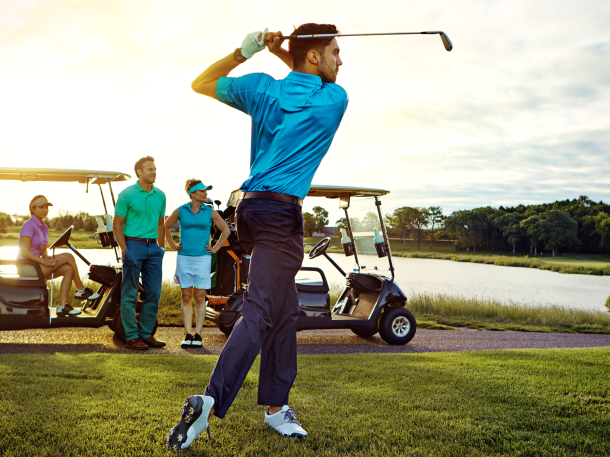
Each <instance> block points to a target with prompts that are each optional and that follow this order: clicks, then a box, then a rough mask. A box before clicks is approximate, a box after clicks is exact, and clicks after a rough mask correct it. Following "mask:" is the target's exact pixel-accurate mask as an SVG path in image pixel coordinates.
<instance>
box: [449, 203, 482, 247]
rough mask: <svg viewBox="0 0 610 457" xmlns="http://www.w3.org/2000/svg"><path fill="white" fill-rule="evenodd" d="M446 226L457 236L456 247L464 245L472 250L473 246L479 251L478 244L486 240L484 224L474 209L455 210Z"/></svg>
mask: <svg viewBox="0 0 610 457" xmlns="http://www.w3.org/2000/svg"><path fill="white" fill-rule="evenodd" d="M445 226H446V227H447V228H448V229H449V230H450V231H451V232H452V233H453V234H454V236H455V237H456V238H457V240H456V248H460V247H464V248H466V252H470V247H471V246H472V247H473V250H474V252H477V246H480V245H481V244H482V243H483V242H484V241H485V231H484V228H485V227H484V224H483V222H482V220H481V217H480V215H479V214H477V213H476V212H474V211H454V212H453V213H452V214H451V215H450V216H449V217H448V218H447V220H446V222H445Z"/></svg>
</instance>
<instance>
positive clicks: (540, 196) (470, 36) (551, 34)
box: [0, 0, 610, 225]
mask: <svg viewBox="0 0 610 457" xmlns="http://www.w3.org/2000/svg"><path fill="white" fill-rule="evenodd" d="M306 22H318V23H334V24H336V25H337V27H338V28H339V29H340V30H341V31H342V32H343V33H373V32H399V31H403V32H404V31H424V30H443V31H444V32H445V33H447V35H448V36H449V38H450V39H451V40H452V42H453V45H454V49H453V51H451V52H446V51H445V49H444V47H443V45H442V42H441V40H440V38H439V37H438V35H436V36H425V35H416V36H393V37H346V38H341V39H340V40H339V45H340V47H341V56H342V60H343V66H342V67H341V71H340V72H339V77H338V80H337V83H338V84H340V85H341V86H342V87H343V88H345V90H346V91H347V93H348V95H349V100H350V101H349V106H348V109H347V112H346V114H345V116H344V118H343V121H342V123H341V126H340V127H339V130H338V132H337V134H336V136H335V139H334V141H333V144H332V146H331V148H330V150H329V152H328V154H327V156H326V158H325V159H324V160H323V162H322V164H321V165H320V168H319V169H318V172H317V174H316V176H315V178H314V183H318V184H332V185H346V186H365V187H377V188H382V189H387V190H389V191H390V192H391V193H390V194H389V195H388V196H386V197H384V198H383V200H382V201H383V204H384V205H383V211H384V212H385V213H389V212H391V211H393V210H394V209H396V208H398V207H401V206H424V207H428V206H440V207H441V208H443V211H444V212H445V214H449V213H451V212H452V211H455V210H458V209H470V208H476V207H481V206H488V205H489V206H493V207H498V206H500V205H504V206H513V205H518V204H521V203H523V204H535V203H544V202H552V201H555V200H563V199H573V198H578V197H579V196H580V195H587V196H588V197H589V198H591V199H592V200H595V201H599V200H604V201H605V202H608V201H610V190H609V184H610V172H609V171H608V170H610V115H609V110H608V107H609V106H610V27H608V24H610V2H608V1H602V2H600V1H590V0H580V1H578V2H577V1H567V2H556V1H547V0H528V1H525V0H514V1H512V2H506V1H492V0H486V1H479V0H454V1H451V2H449V1H436V0H428V1H426V2H421V1H419V2H415V1H409V0H400V1H389V0H377V1H375V2H366V3H365V2H353V1H344V0H335V1H333V2H328V1H321V0H320V1H318V0H313V1H309V2H306V3H303V2H298V3H297V2H286V1H281V2H280V1H266V2H249V1H248V2H246V1H244V0H233V1H232V2H229V3H228V2H219V1H211V0H207V1H194V0H190V1H186V0H173V1H171V2H169V1H155V0H130V1H129V2H125V1H111V0H100V1H96V2H81V1H76V0H74V1H70V0H44V1H39V0H20V1H19V2H15V1H11V0H0V158H1V159H0V167H45V168H75V169H98V170H112V171H121V172H126V173H130V174H132V175H133V164H134V163H135V161H136V160H137V159H138V158H140V157H142V156H145V155H151V156H153V157H155V159H156V165H157V169H158V174H157V185H158V187H159V188H161V189H162V190H163V191H164V192H165V193H166V195H167V202H168V203H167V206H168V213H169V212H170V211H171V210H172V209H173V208H176V207H178V206H179V205H180V204H183V203H184V202H186V201H187V196H186V194H185V192H184V190H183V189H184V182H185V180H186V179H187V178H191V177H195V178H198V179H202V180H203V182H204V183H206V184H212V185H213V186H214V189H213V190H212V191H210V193H209V195H210V197H211V198H213V199H219V200H221V201H223V202H225V201H226V200H227V198H228V196H229V194H230V192H231V190H233V189H236V188H238V187H239V186H240V185H241V183H242V182H243V181H244V180H245V179H246V178H247V176H248V172H249V156H250V119H249V117H248V116H247V115H245V114H243V113H241V112H239V111H237V110H234V109H232V108H230V107H227V106H225V105H223V104H221V103H219V102H217V101H215V100H212V99H210V98H207V97H205V96H202V95H198V94H195V93H194V92H193V91H192V90H191V88H190V83H191V81H192V80H193V79H194V78H195V77H196V76H197V75H199V74H200V73H201V72H202V71H203V70H205V68H206V67H207V66H209V65H210V64H212V63H213V62H215V61H216V60H218V59H220V58H222V57H224V56H225V55H227V54H229V53H231V52H232V51H233V50H234V49H235V48H236V47H238V46H240V45H241V41H242V40H243V38H244V37H245V36H246V35H247V34H248V33H249V32H252V31H255V30H262V29H264V28H265V27H269V29H270V30H275V31H277V30H281V31H282V32H283V33H284V34H289V33H290V32H291V31H292V30H293V26H295V25H296V26H298V25H300V24H302V23H306ZM251 72H266V73H268V74H270V75H272V76H273V77H275V78H277V79H280V78H284V77H285V76H286V75H287V74H288V72H289V69H288V68H287V67H286V66H285V65H284V64H283V63H281V62H280V61H279V60H278V59H277V58H275V57H274V56H273V55H271V54H270V53H268V52H266V51H264V52H261V53H259V54H256V55H255V56H254V57H253V58H252V59H251V60H250V61H248V62H246V63H245V64H243V65H241V66H239V67H238V68H237V69H236V70H235V71H234V72H233V73H232V74H231V75H232V76H239V75H242V74H246V73H251ZM134 182H135V180H133V179H132V180H131V181H129V182H127V183H126V184H118V183H117V185H116V186H115V191H120V190H121V189H122V188H124V187H125V186H126V185H129V184H133V183H134ZM39 193H42V194H44V195H46V196H47V197H48V198H49V200H50V201H52V202H53V203H54V204H55V206H54V207H53V208H52V211H51V213H50V216H51V217H53V216H54V215H56V214H58V213H59V211H72V212H75V211H78V210H84V211H87V212H90V213H91V214H100V213H101V212H102V210H101V209H100V208H101V204H100V199H99V192H98V191H95V192H91V193H90V194H85V186H84V185H79V184H76V183H73V184H50V183H20V182H10V181H4V182H0V195H2V197H1V203H0V211H2V212H6V213H9V214H13V213H17V214H26V213H27V206H28V203H29V201H30V199H31V198H32V197H33V196H34V195H36V194H39ZM314 205H320V206H323V207H325V208H326V209H327V210H328V211H329V212H330V217H329V219H331V220H330V225H333V224H334V221H335V220H336V219H338V218H339V217H341V213H340V211H339V209H338V203H337V202H336V201H328V200H326V201H323V200H319V199H313V198H311V199H308V200H306V202H305V210H309V211H311V208H312V207H313V206H314ZM371 209H373V207H371Z"/></svg>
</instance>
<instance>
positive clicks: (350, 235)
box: [343, 208, 360, 270]
mask: <svg viewBox="0 0 610 457" xmlns="http://www.w3.org/2000/svg"><path fill="white" fill-rule="evenodd" d="M343 211H345V223H346V224H347V232H348V234H349V237H350V238H351V239H352V243H354V260H355V261H356V265H358V270H360V262H358V253H357V252H356V240H355V239H354V235H353V234H352V225H351V224H350V223H349V215H348V214H347V208H343Z"/></svg>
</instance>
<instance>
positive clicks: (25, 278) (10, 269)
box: [0, 260, 45, 287]
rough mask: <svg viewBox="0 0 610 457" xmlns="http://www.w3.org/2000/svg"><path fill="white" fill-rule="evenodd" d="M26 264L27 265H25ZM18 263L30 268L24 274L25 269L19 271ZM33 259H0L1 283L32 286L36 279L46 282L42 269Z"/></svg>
mask: <svg viewBox="0 0 610 457" xmlns="http://www.w3.org/2000/svg"><path fill="white" fill-rule="evenodd" d="M24 264H25V265H24ZM17 265H24V266H28V267H29V268H28V269H27V270H25V271H26V273H25V274H24V271H23V270H22V271H21V272H18V271H17ZM35 265H36V263H35V262H32V261H31V260H2V261H0V284H6V285H10V286H26V287H31V286H32V285H35V284H33V283H34V282H35V281H38V282H40V283H41V284H42V283H44V282H45V281H44V278H43V276H42V271H41V270H40V267H39V266H35Z"/></svg>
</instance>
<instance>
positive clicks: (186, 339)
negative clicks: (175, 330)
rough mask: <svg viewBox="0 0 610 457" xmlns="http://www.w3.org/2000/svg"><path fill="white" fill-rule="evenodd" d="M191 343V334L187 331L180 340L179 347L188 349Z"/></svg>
mask: <svg viewBox="0 0 610 457" xmlns="http://www.w3.org/2000/svg"><path fill="white" fill-rule="evenodd" d="M192 344H193V335H191V334H190V333H187V334H186V336H185V337H184V341H183V342H182V344H180V347H183V348H184V349H188V348H190V347H191V345H192Z"/></svg>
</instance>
